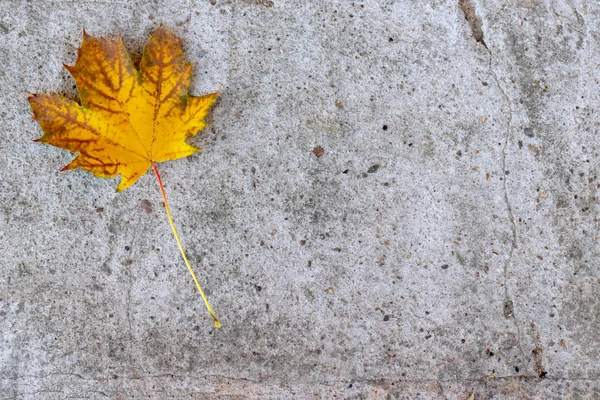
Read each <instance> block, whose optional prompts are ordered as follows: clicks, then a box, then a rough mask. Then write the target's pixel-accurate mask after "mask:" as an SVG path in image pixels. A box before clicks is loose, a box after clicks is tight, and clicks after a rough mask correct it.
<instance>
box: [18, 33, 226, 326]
mask: <svg viewBox="0 0 600 400" xmlns="http://www.w3.org/2000/svg"><path fill="white" fill-rule="evenodd" d="M65 68H66V69H67V70H68V71H69V72H70V73H71V75H72V76H73V79H75V83H76V85H77V91H78V92H79V96H80V98H81V105H80V104H79V103H77V102H75V101H72V100H69V99H67V98H65V97H62V96H60V95H58V94H55V93H53V94H33V95H30V96H29V97H28V101H29V104H30V105H31V109H32V111H33V119H34V120H36V121H37V122H38V123H39V125H40V127H41V128H42V130H43V132H44V134H43V135H42V137H41V138H39V139H37V140H36V141H39V142H43V143H46V144H50V145H52V146H56V147H60V148H63V149H67V150H70V151H71V152H74V153H78V154H77V157H75V159H74V160H73V161H71V162H70V163H69V164H68V165H67V166H65V167H64V168H63V169H62V170H63V171H64V170H69V169H74V168H82V169H85V170H87V171H90V172H92V173H93V174H94V175H95V176H97V177H101V178H112V177H115V176H117V175H121V181H120V183H119V186H118V187H117V191H121V190H124V189H126V188H128V187H129V186H131V185H133V184H134V183H135V182H136V181H137V180H138V179H139V178H140V177H141V176H142V175H144V174H145V173H146V171H147V170H148V169H149V168H150V167H151V166H152V168H153V169H154V172H155V174H156V177H157V179H158V183H159V186H160V189H161V192H162V196H163V199H164V203H165V209H166V211H167V216H168V218H169V223H170V224H171V228H172V229H173V233H174V235H175V238H176V239H177V244H178V246H179V250H180V251H181V255H182V257H183V259H184V261H185V263H186V265H187V267H188V269H189V272H190V274H191V275H192V277H193V278H194V282H195V283H196V286H197V288H198V290H199V292H200V294H201V295H202V298H203V299H204V302H205V304H206V307H207V308H208V311H209V312H210V314H211V316H212V317H213V320H214V325H215V327H217V328H218V327H220V326H221V324H220V322H219V320H218V319H217V317H216V315H215V313H214V311H213V310H212V308H211V306H210V304H209V303H208V300H207V298H206V296H205V295H204V292H203V291H202V288H201V287H200V284H199V283H198V279H197V278H196V275H195V274H194V271H193V269H192V267H191V265H190V263H189V261H188V259H187V257H186V255H185V252H184V250H183V246H182V245H181V241H180V239H179V235H178V234H177V231H176V229H175V225H174V223H173V218H172V217H171V212H170V210H169V205H168V202H167V197H166V193H165V190H164V187H163V184H162V181H161V178H160V174H159V173H158V169H157V168H156V165H155V163H157V162H162V161H167V160H176V159H178V158H182V157H186V156H189V155H191V154H193V153H195V152H196V151H198V150H200V149H199V148H198V147H195V146H193V145H191V144H189V143H186V139H188V138H190V137H192V136H194V135H196V134H197V133H198V131H200V130H201V129H202V128H204V127H205V126H206V122H205V117H206V114H207V113H208V111H209V109H210V107H211V106H212V105H213V104H214V102H215V101H216V99H217V97H218V95H219V92H218V91H217V92H215V93H211V94H207V95H204V96H200V97H195V96H190V95H189V94H188V89H189V86H190V81H191V73H192V64H191V63H189V62H186V60H185V58H184V56H183V50H182V47H181V40H179V39H178V38H177V37H175V35H173V33H172V32H171V30H170V29H169V28H167V27H165V26H163V25H161V26H159V27H158V29H157V30H156V31H155V32H154V34H153V35H152V36H151V37H150V39H149V40H148V42H147V43H146V46H145V47H144V52H143V55H142V60H141V63H140V70H139V71H138V70H137V69H136V68H135V66H134V65H133V62H132V61H131V58H130V57H129V54H128V53H127V50H125V47H124V46H123V42H122V40H121V35H120V34H119V36H118V37H117V40H115V41H109V40H107V39H105V38H103V37H100V38H97V37H93V36H90V35H88V34H87V33H86V32H85V30H84V31H83V42H82V44H81V47H80V48H79V50H78V57H77V61H76V62H75V65H73V66H68V65H65Z"/></svg>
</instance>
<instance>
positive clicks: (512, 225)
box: [481, 24, 527, 360]
mask: <svg viewBox="0 0 600 400" xmlns="http://www.w3.org/2000/svg"><path fill="white" fill-rule="evenodd" d="M481 29H482V32H483V24H482V27H481ZM485 36H486V37H488V38H489V37H490V36H489V35H487V34H486V35H485ZM482 44H483V47H484V48H485V50H486V52H487V53H488V56H489V58H488V70H489V73H490V74H491V76H492V77H493V78H494V82H495V83H496V86H497V87H498V90H499V91H500V94H501V95H502V97H503V98H504V100H505V102H506V104H507V106H508V120H507V122H506V135H505V137H504V146H502V153H501V159H500V163H501V167H502V189H503V192H504V193H503V194H504V203H505V204H506V211H507V213H508V217H509V219H510V229H511V234H512V238H511V244H510V251H509V253H508V257H507V259H506V261H505V262H504V272H503V275H504V304H505V306H504V308H505V311H506V307H507V305H508V304H510V307H509V308H510V311H511V312H510V317H512V320H513V322H514V325H515V330H516V331H517V347H518V348H519V351H520V353H521V356H522V357H523V360H526V359H527V357H526V356H525V352H524V351H523V347H522V345H521V329H520V327H519V321H518V319H517V317H516V315H515V312H514V303H513V301H512V299H511V298H510V293H509V290H508V271H509V268H510V266H511V265H512V260H513V255H514V252H515V250H516V249H517V239H518V238H517V224H516V221H515V215H514V212H513V208H512V204H511V202H510V198H509V195H508V170H507V169H506V151H507V148H508V143H509V141H510V138H511V134H512V122H513V109H512V102H511V101H510V97H509V96H508V94H507V93H506V91H505V90H504V88H503V86H502V85H501V83H500V79H499V78H498V75H497V74H496V71H495V70H494V67H493V61H494V54H493V53H492V50H491V49H490V48H489V47H488V46H487V45H486V44H485V43H482ZM505 316H508V315H506V312H505Z"/></svg>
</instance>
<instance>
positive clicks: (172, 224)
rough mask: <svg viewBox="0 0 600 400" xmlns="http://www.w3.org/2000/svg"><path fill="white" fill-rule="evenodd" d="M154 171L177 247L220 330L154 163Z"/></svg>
mask: <svg viewBox="0 0 600 400" xmlns="http://www.w3.org/2000/svg"><path fill="white" fill-rule="evenodd" d="M152 169H153V170H154V173H155V174H156V178H157V179H158V185H159V186H160V191H161V192H162V196H163V200H164V202H165V210H167V217H169V223H170V224H171V229H173V234H174V235H175V240H177V245H178V246H179V251H181V256H182V257H183V261H185V265H187V267H188V270H189V271H190V274H191V275H192V278H194V282H196V287H197V288H198V291H199V292H200V295H201V296H202V299H203V300H204V304H206V308H207V309H208V312H209V313H210V315H211V317H212V319H213V322H214V325H215V328H220V327H221V323H220V322H219V319H218V318H217V315H216V314H215V312H214V311H213V309H212V307H211V306H210V303H209V302H208V299H207V298H206V295H205V294H204V291H203V290H202V287H200V283H199V282H198V278H196V274H195V273H194V270H193V269H192V266H191V265H190V262H189V261H188V259H187V257H186V255H185V251H183V246H182V245H181V240H179V235H178V234H177V230H176V229H175V224H174V223H173V217H171V211H170V210H169V203H168V202H167V194H166V193H165V188H164V186H163V184H162V180H161V179H160V174H159V173H158V169H157V168H156V165H155V164H154V163H152Z"/></svg>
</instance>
